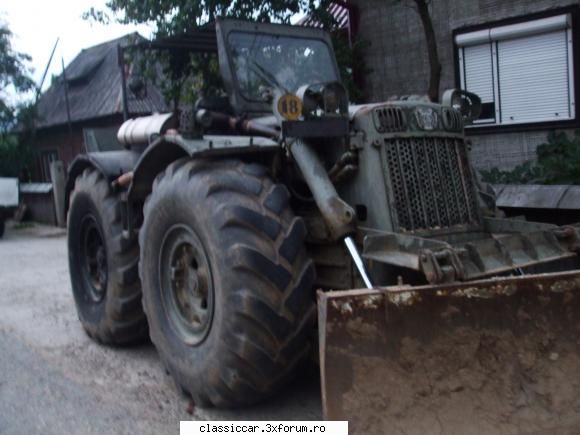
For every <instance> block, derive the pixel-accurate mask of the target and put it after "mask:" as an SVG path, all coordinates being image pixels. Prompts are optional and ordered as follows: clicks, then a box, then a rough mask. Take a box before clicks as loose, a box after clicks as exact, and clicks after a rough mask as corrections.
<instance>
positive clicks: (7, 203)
mask: <svg viewBox="0 0 580 435" xmlns="http://www.w3.org/2000/svg"><path fill="white" fill-rule="evenodd" d="M17 205H18V178H0V207H16V206H17Z"/></svg>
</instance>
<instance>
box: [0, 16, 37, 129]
mask: <svg viewBox="0 0 580 435" xmlns="http://www.w3.org/2000/svg"><path fill="white" fill-rule="evenodd" d="M11 38H12V32H11V31H10V29H9V28H8V26H7V25H6V24H4V23H0V90H1V93H0V132H1V133H6V132H7V131H8V130H9V129H10V128H11V127H13V124H14V121H15V119H16V112H17V107H16V106H15V105H14V104H12V103H10V101H9V99H10V98H9V95H7V92H10V91H11V90H13V91H14V92H16V93H18V92H26V91H29V90H31V89H33V88H34V82H33V81H32V79H31V78H30V75H29V74H30V71H29V70H28V68H27V67H26V66H25V62H28V61H30V60H31V58H30V56H29V55H27V54H23V53H18V52H16V51H14V50H13V49H12V44H11V41H10V40H11Z"/></svg>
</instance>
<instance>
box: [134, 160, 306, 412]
mask: <svg viewBox="0 0 580 435" xmlns="http://www.w3.org/2000/svg"><path fill="white" fill-rule="evenodd" d="M305 233H306V229H305V226H304V223H303V221H302V219H301V218H299V217H296V216H294V214H293V213H292V210H291V209H290V206H289V204H288V192H287V190H286V189H285V188H284V187H283V186H280V185H276V184H274V183H273V182H272V181H271V180H270V178H269V177H268V176H267V175H266V172H265V170H264V169H263V168H262V167H261V166H257V165H248V164H244V163H241V162H236V161H222V162H208V161H192V160H180V161H178V162H175V163H173V164H171V165H170V166H169V167H168V168H167V170H166V171H165V172H164V173H162V174H161V175H160V176H158V177H157V180H156V181H155V183H154V186H153V192H152V194H151V196H150V197H149V198H148V200H147V202H146V204H145V210H144V223H143V227H142V228H141V231H140V235H139V237H140V243H141V247H142V249H141V262H140V273H141V281H142V283H143V302H144V307H145V312H146V314H147V318H148V321H149V325H150V335H151V340H152V341H153V343H154V344H155V346H156V347H157V350H158V351H159V354H160V356H161V359H162V360H163V362H164V364H165V365H166V367H167V369H168V370H169V372H170V373H171V374H172V376H173V377H174V378H175V380H176V383H177V384H178V385H179V386H180V387H181V388H182V389H183V390H185V391H186V392H188V393H190V394H191V396H192V397H193V399H194V401H195V402H196V403H197V404H198V405H201V406H204V405H205V406H207V405H215V406H223V407H231V406H240V405H247V404H250V403H253V402H256V401H258V400H260V399H262V398H264V397H266V396H268V395H270V394H271V393H273V392H274V391H275V390H276V388H277V387H278V386H279V385H280V384H281V382H282V381H283V380H285V379H286V378H287V377H288V375H289V374H290V372H291V371H292V369H293V368H294V367H295V366H296V364H297V363H298V362H299V361H300V360H301V359H302V357H303V356H305V355H306V354H307V353H308V350H309V342H308V340H307V339H308V333H309V332H310V331H311V330H312V326H313V324H312V321H313V320H314V313H315V312H314V297H313V293H312V283H313V279H314V268H313V264H312V261H311V260H310V259H309V258H308V256H307V255H306V251H305V248H304V237H305Z"/></svg>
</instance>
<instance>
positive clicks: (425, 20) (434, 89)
mask: <svg viewBox="0 0 580 435" xmlns="http://www.w3.org/2000/svg"><path fill="white" fill-rule="evenodd" d="M388 1H389V2H392V1H393V0H388ZM432 2H433V0H395V3H403V4H405V5H406V6H410V7H411V8H412V9H414V10H415V11H416V12H417V14H418V15H419V19H420V20H421V24H422V26H423V33H424V34H425V42H426V44H427V56H428V58H429V71H430V72H429V86H428V88H427V95H428V96H429V99H430V100H431V101H434V102H437V101H439V85H440V83H441V62H440V61H439V50H438V49H437V37H436V36H435V29H434V27H433V20H432V19H431V13H430V12H429V7H430V6H431V3H432Z"/></svg>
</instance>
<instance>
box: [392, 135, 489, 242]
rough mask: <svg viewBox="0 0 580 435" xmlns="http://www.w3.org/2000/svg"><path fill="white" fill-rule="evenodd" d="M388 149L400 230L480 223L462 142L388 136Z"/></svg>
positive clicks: (450, 139) (444, 139)
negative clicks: (392, 137) (391, 137)
mask: <svg viewBox="0 0 580 435" xmlns="http://www.w3.org/2000/svg"><path fill="white" fill-rule="evenodd" d="M385 147H386V158H387V165H388V168H389V173H390V177H391V190H392V194H393V199H394V202H395V208H396V213H397V218H398V223H399V229H400V230H403V231H416V230H427V229H431V230H434V229H440V228H446V227H451V226H454V225H459V224H478V223H479V214H478V206H477V197H476V193H475V188H474V185H473V182H472V180H471V178H470V169H469V165H468V162H467V156H466V152H467V151H466V149H465V146H464V144H463V141H462V140H460V139H453V138H404V139H390V138H389V139H385Z"/></svg>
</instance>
